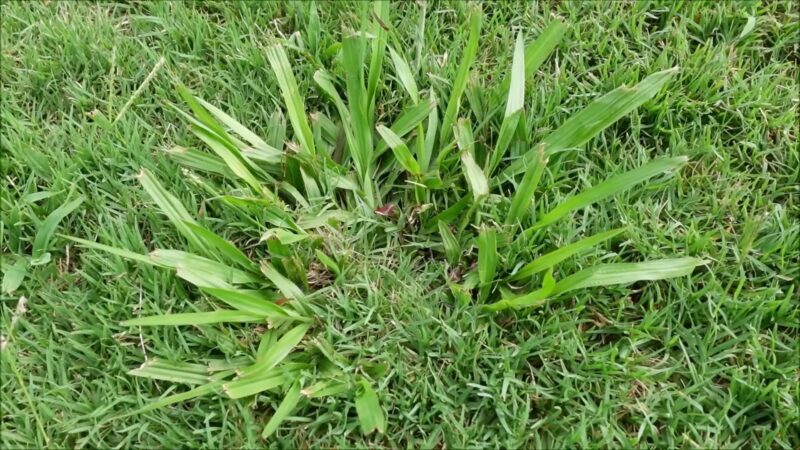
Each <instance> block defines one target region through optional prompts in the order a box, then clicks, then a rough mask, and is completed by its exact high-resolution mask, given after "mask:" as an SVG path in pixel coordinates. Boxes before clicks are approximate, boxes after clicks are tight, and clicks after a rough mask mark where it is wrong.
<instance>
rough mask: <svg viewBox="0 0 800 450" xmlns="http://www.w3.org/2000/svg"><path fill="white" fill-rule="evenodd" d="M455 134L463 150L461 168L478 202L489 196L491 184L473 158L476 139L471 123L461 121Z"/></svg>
mask: <svg viewBox="0 0 800 450" xmlns="http://www.w3.org/2000/svg"><path fill="white" fill-rule="evenodd" d="M455 132H456V142H458V147H459V149H461V168H462V169H463V171H464V177H465V178H466V179H467V183H468V184H469V188H470V190H471V191H472V196H473V198H474V199H475V201H476V202H477V201H478V200H480V199H481V198H483V197H485V196H486V195H488V194H489V183H488V181H487V180H486V175H485V174H484V173H483V170H481V168H480V167H479V166H478V164H477V163H476V162H475V158H474V157H473V151H474V147H475V139H474V138H473V137H472V127H471V126H470V124H469V121H466V120H463V119H460V120H459V121H458V124H457V125H456V129H455Z"/></svg>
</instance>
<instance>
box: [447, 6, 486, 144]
mask: <svg viewBox="0 0 800 450" xmlns="http://www.w3.org/2000/svg"><path fill="white" fill-rule="evenodd" d="M482 15H483V14H482V12H481V10H480V9H479V8H478V7H474V8H472V9H471V11H470V18H469V38H468V40H467V45H466V47H465V48H464V53H463V55H462V57H461V63H460V65H459V66H458V71H457V72H456V77H455V79H454V81H453V86H452V87H451V89H450V99H449V100H448V101H447V110H446V111H445V113H444V118H443V119H442V128H441V134H440V135H439V142H440V144H442V145H444V144H446V143H447V142H448V141H449V140H450V136H451V133H452V132H453V124H454V123H455V121H456V118H457V117H458V109H459V107H460V105H461V96H462V95H463V94H464V88H466V86H467V76H468V75H469V68H470V66H471V65H472V62H473V61H474V60H475V55H476V54H477V52H478V39H479V38H480V34H481V19H482Z"/></svg>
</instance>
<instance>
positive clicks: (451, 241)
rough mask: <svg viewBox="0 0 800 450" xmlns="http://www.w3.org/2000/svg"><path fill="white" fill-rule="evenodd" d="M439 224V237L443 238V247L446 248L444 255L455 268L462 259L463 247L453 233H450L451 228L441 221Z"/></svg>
mask: <svg viewBox="0 0 800 450" xmlns="http://www.w3.org/2000/svg"><path fill="white" fill-rule="evenodd" d="M438 223H439V235H440V236H441V237H442V245H443V246H444V254H445V256H446V257H447V261H448V262H449V263H450V265H451V266H453V267H455V266H456V265H457V264H458V260H459V258H460V257H461V246H460V245H459V243H458V240H457V239H456V237H455V236H454V235H453V232H452V231H450V227H449V226H448V225H447V224H446V223H444V222H442V221H441V220H440V221H439V222H438Z"/></svg>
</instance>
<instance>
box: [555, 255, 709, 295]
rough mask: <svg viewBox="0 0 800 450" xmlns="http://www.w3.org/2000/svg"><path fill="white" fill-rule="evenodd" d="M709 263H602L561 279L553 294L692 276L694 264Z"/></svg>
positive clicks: (684, 260) (683, 260)
mask: <svg viewBox="0 0 800 450" xmlns="http://www.w3.org/2000/svg"><path fill="white" fill-rule="evenodd" d="M703 264H706V261H705V260H702V259H700V258H690V257H685V258H671V259H659V260H655V261H647V262H640V263H617V264H599V265H596V266H593V267H590V268H588V269H584V270H581V271H580V272H576V273H574V274H572V275H570V276H568V277H567V278H564V279H563V280H561V281H559V282H558V283H557V284H556V286H555V289H554V290H553V295H558V294H563V293H565V292H569V291H574V290H576V289H583V288H587V287H595V286H612V285H619V284H630V283H635V282H637V281H654V280H664V279H667V278H675V277H682V276H685V275H690V274H691V273H692V271H693V270H694V268H695V267H697V266H700V265H703Z"/></svg>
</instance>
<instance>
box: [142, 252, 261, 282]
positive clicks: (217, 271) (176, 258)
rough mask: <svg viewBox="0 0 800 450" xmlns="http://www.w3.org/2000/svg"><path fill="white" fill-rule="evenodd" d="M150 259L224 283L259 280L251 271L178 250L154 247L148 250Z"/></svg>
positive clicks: (159, 263) (162, 264)
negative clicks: (154, 248) (150, 250)
mask: <svg viewBox="0 0 800 450" xmlns="http://www.w3.org/2000/svg"><path fill="white" fill-rule="evenodd" d="M150 259H151V260H152V261H154V262H155V263H156V264H158V265H161V266H165V267H172V268H174V269H186V270H189V271H192V272H194V273H202V274H206V275H208V276H209V277H212V278H214V279H219V280H222V281H224V282H225V283H232V284H245V283H258V282H259V281H261V278H260V277H258V276H256V275H254V274H252V273H249V272H245V271H243V270H241V269H237V268H235V267H231V266H228V265H225V264H224V263H221V262H217V261H214V260H212V259H208V258H204V257H202V256H198V255H195V254H192V253H188V252H183V251H180V250H170V249H156V250H153V251H152V252H150ZM200 287H205V286H200Z"/></svg>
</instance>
